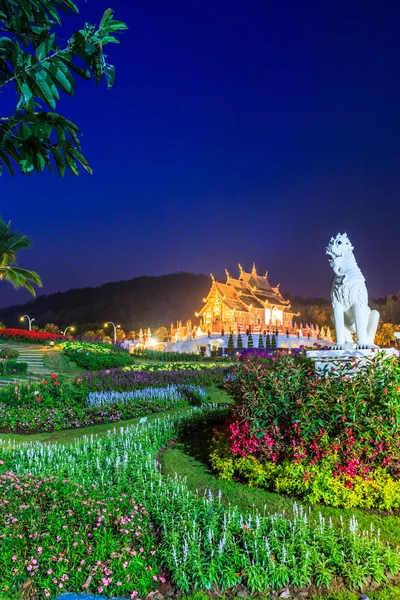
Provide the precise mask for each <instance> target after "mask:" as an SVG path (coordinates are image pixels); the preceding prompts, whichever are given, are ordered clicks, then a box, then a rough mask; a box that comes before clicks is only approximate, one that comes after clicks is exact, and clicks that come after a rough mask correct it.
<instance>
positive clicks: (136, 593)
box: [129, 590, 139, 598]
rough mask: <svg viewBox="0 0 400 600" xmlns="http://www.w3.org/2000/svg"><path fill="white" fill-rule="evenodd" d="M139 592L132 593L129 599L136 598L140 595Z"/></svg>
mask: <svg viewBox="0 0 400 600" xmlns="http://www.w3.org/2000/svg"><path fill="white" fill-rule="evenodd" d="M138 593H139V592H137V591H136V590H135V591H134V592H132V594H131V595H130V596H129V598H136V596H137V595H138Z"/></svg>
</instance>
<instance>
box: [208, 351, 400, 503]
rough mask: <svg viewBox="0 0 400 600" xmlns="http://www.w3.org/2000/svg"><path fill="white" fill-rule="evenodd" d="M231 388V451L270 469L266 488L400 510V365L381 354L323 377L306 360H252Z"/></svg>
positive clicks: (240, 367)
mask: <svg viewBox="0 0 400 600" xmlns="http://www.w3.org/2000/svg"><path fill="white" fill-rule="evenodd" d="M226 387H227V389H228V391H229V392H230V393H231V394H232V395H233V397H234V399H235V402H236V406H235V411H234V416H233V418H232V420H231V421H230V423H229V424H228V431H227V435H228V438H229V444H230V452H231V454H232V455H233V456H236V457H238V456H241V457H248V456H253V457H255V458H256V459H257V461H258V462H260V463H261V464H262V465H264V464H265V465H268V467H267V471H268V478H266V479H265V482H264V483H263V485H266V486H267V487H268V486H270V487H272V489H275V490H276V491H284V492H287V493H295V494H299V495H301V496H303V497H305V498H307V500H309V501H310V502H320V501H324V502H326V503H327V504H332V505H335V506H363V507H375V508H386V509H391V510H392V509H394V508H398V507H400V497H399V493H398V491H397V490H398V489H399V483H398V481H397V480H396V477H397V476H398V474H399V463H398V461H399V454H400V435H399V434H400V429H399V426H400V365H399V363H398V361H397V360H395V359H392V358H387V357H385V356H384V355H383V354H381V353H377V355H376V357H375V358H374V359H373V360H369V361H366V362H365V364H363V365H361V366H358V368H357V369H356V370H354V364H353V362H350V363H349V364H347V365H345V366H343V367H341V368H340V369H338V370H335V371H332V372H330V373H329V376H328V374H327V373H326V374H325V376H321V375H320V374H319V373H316V372H314V370H313V367H312V366H311V363H310V362H308V361H307V360H305V359H303V358H301V357H294V356H291V355H290V354H287V353H277V354H276V355H275V356H273V357H272V358H271V357H269V358H268V357H265V358H263V357H256V356H250V355H248V356H247V358H246V359H244V360H240V361H239V362H238V363H237V365H236V368H235V370H234V376H233V377H231V378H230V379H229V380H228V381H227V384H226ZM218 461H219V462H220V461H221V456H219V458H218ZM270 463H272V466H274V465H275V466H274V468H272V467H271V464H270ZM229 465H230V463H229ZM238 465H239V466H240V462H239V463H238ZM236 467H237V465H236ZM236 467H235V469H236ZM231 468H232V467H231V465H230V466H229V469H231ZM257 469H258V466H257ZM346 490H347V491H346ZM355 490H356V491H355ZM388 496H390V498H388Z"/></svg>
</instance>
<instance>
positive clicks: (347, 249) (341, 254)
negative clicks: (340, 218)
mask: <svg viewBox="0 0 400 600" xmlns="http://www.w3.org/2000/svg"><path fill="white" fill-rule="evenodd" d="M353 250H354V246H352V244H351V242H350V240H349V238H348V237H347V233H338V234H337V236H336V237H335V238H331V241H330V242H329V245H328V246H327V248H326V253H327V254H328V255H329V256H330V257H331V259H330V260H329V264H330V266H331V267H332V269H333V270H334V272H335V273H336V274H337V275H343V273H345V272H346V270H347V267H349V266H350V264H352V263H353V262H354V260H355V259H354V254H353Z"/></svg>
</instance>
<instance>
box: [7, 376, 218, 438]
mask: <svg viewBox="0 0 400 600" xmlns="http://www.w3.org/2000/svg"><path fill="white" fill-rule="evenodd" d="M206 398H207V394H206V391H205V390H204V389H202V388H198V387H193V386H187V385H185V386H171V385H170V386H167V387H165V388H162V387H158V388H147V389H140V390H136V391H133V392H110V391H108V392H92V393H89V392H88V389H87V388H86V387H85V385H84V384H82V383H78V384H77V383H71V382H68V381H59V379H58V377H57V375H53V376H52V378H51V379H49V380H43V381H42V382H40V383H37V382H34V383H29V384H26V383H21V384H18V383H17V382H15V383H14V384H12V385H9V386H7V387H6V388H4V389H2V390H0V432H2V433H9V432H13V433H36V432H48V431H60V430H63V429H78V428H81V427H88V426H91V425H98V424H101V423H117V422H118V421H124V420H128V419H134V418H137V417H143V416H146V415H148V414H152V413H159V412H163V411H166V410H173V409H177V408H184V407H187V406H189V405H190V404H195V403H197V404H199V403H201V402H202V401H203V400H205V399H206Z"/></svg>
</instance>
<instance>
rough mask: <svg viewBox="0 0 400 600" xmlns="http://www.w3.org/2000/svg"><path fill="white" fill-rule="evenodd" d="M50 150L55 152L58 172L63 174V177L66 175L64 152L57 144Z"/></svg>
mask: <svg viewBox="0 0 400 600" xmlns="http://www.w3.org/2000/svg"><path fill="white" fill-rule="evenodd" d="M50 150H51V152H52V154H53V157H54V162H55V163H56V167H57V171H58V173H59V174H60V175H61V177H64V175H65V168H66V165H65V157H64V154H63V153H62V152H61V150H60V149H59V148H58V147H57V146H52V147H51V148H50Z"/></svg>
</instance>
